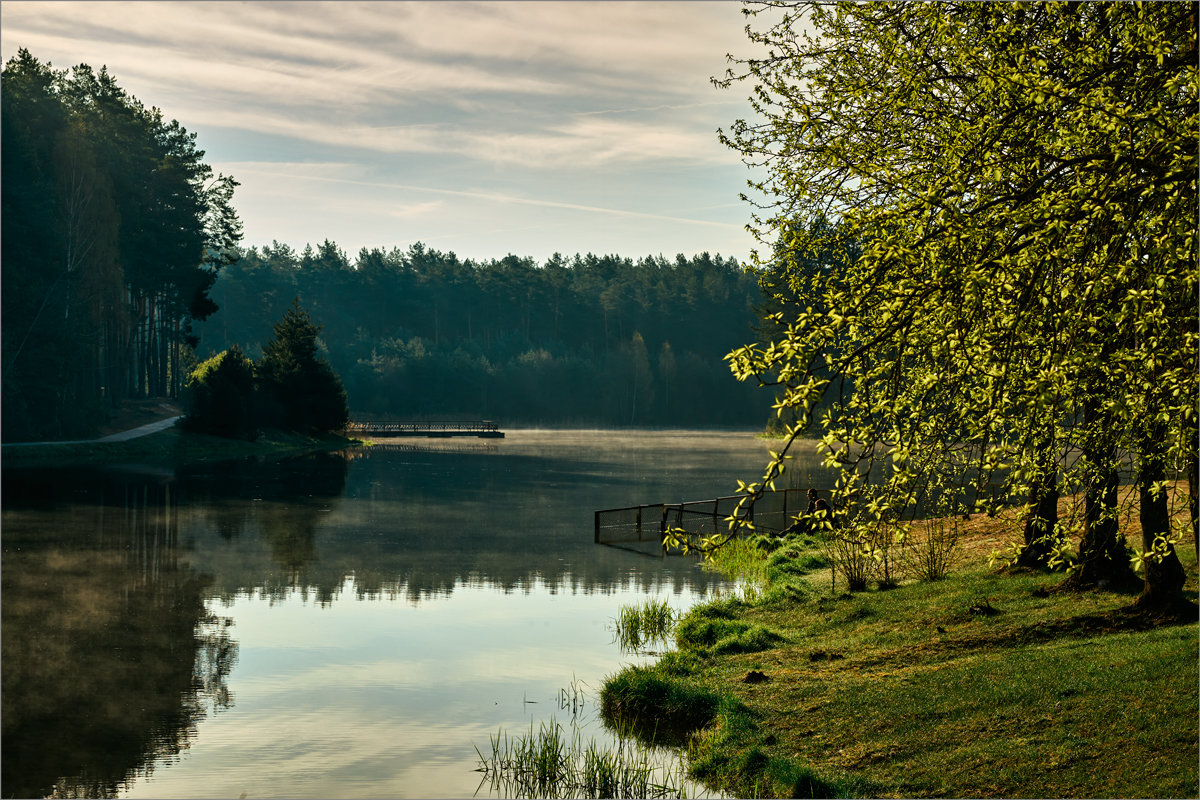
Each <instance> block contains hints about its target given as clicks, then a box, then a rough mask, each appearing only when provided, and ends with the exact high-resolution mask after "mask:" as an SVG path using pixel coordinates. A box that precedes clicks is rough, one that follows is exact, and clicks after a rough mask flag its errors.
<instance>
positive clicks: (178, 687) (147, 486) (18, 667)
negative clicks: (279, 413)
mask: <svg viewBox="0 0 1200 800" xmlns="http://www.w3.org/2000/svg"><path fill="white" fill-rule="evenodd" d="M596 441H600V439H599V438H597V439H596ZM622 441H624V442H625V443H626V445H624V446H625V447H626V448H627V447H628V443H629V442H632V441H634V437H632V436H626V437H625V438H624V439H623V440H622ZM657 441H658V440H655V442H657ZM689 441H690V440H689ZM698 441H699V443H697V444H694V445H693V444H689V445H688V446H689V448H691V449H690V451H689V452H691V453H692V454H693V455H694V458H693V459H691V460H690V463H692V464H699V465H707V467H706V469H709V470H710V471H711V469H712V465H713V464H716V465H717V469H718V470H723V469H726V468H728V465H727V456H728V454H729V453H730V452H732V450H731V449H730V448H731V447H732V448H733V449H734V450H736V449H738V448H741V447H744V446H743V445H738V446H737V447H733V446H731V445H729V444H724V445H721V446H722V447H725V448H726V449H725V450H720V448H719V447H718V448H717V449H712V450H709V449H707V446H706V445H705V444H704V442H705V439H704V438H703V437H701V438H700V439H699V440H698ZM541 448H542V445H541V444H535V445H524V446H517V445H514V444H513V443H512V442H510V441H508V440H505V441H504V442H503V443H501V444H499V445H496V446H488V445H485V446H482V447H478V448H476V449H472V448H470V447H466V446H463V445H457V446H452V447H448V448H446V449H438V448H437V447H428V448H422V447H420V446H417V445H407V446H399V447H387V446H381V447H365V448H357V449H353V450H349V451H346V452H343V453H329V454H319V455H310V456H305V457H300V458H289V459H284V460H275V461H262V460H246V461H236V462H225V463H220V464H215V465H208V466H206V467H204V468H201V469H192V470H186V471H184V470H181V471H179V472H176V473H171V472H162V473H150V472H147V471H145V470H140V471H139V470H135V469H110V470H83V471H67V470H46V471H13V470H6V471H4V474H3V512H2V513H3V518H2V528H3V537H2V546H3V561H2V581H3V603H2V604H0V609H2V613H3V620H2V628H0V631H2V635H3V642H2V650H0V655H2V659H3V664H2V668H3V678H4V683H3V719H2V721H3V744H2V746H3V761H2V763H3V781H2V790H3V794H4V795H5V796H18V797H31V796H32V797H37V796H45V795H49V794H55V795H59V796H71V795H75V796H111V795H114V794H116V793H119V792H120V791H121V790H122V787H123V786H124V785H125V784H126V783H127V782H128V781H130V780H132V779H133V778H134V777H136V776H138V775H145V774H148V772H149V771H151V770H152V769H153V767H154V765H155V764H161V763H164V762H170V761H171V760H173V759H174V758H175V757H177V755H178V753H179V752H180V751H181V750H182V749H184V748H186V747H187V746H188V743H189V741H190V739H192V738H193V737H194V736H195V734H196V729H197V724H198V722H199V721H200V720H201V719H202V718H204V716H205V715H206V714H211V713H216V712H219V711H220V710H221V709H223V708H225V707H228V706H230V705H232V704H233V702H234V698H233V697H232V696H231V694H230V691H229V689H228V687H227V684H226V678H227V676H228V675H229V673H230V670H231V669H232V668H233V666H234V664H235V662H236V660H237V652H238V649H237V647H238V646H237V642H236V641H235V638H236V636H237V630H236V628H234V627H232V623H231V621H230V620H229V619H228V618H225V617H222V616H221V615H220V610H221V608H222V607H223V604H224V603H225V602H228V601H232V600H233V599H234V598H235V597H238V596H246V595H253V596H256V597H262V598H264V599H266V600H268V601H271V602H273V601H276V600H282V599H285V598H291V597H295V596H297V595H299V596H302V597H303V598H304V599H305V600H306V601H312V602H316V603H321V604H328V603H333V602H335V601H338V600H339V599H343V600H344V599H351V598H352V597H357V598H364V597H366V598H397V597H399V598H405V599H407V600H410V601H412V602H423V601H427V600H429V599H430V598H433V597H444V596H446V595H447V594H449V593H451V592H452V591H454V590H455V589H456V587H460V586H470V587H475V588H484V589H486V590H495V591H501V592H529V591H535V590H536V591H540V590H542V588H543V587H544V588H547V589H548V590H549V591H552V592H605V593H609V592H617V591H621V590H629V589H640V590H650V591H655V592H657V591H664V590H665V591H675V592H681V591H683V590H685V589H697V590H700V591H703V590H704V589H706V588H707V586H708V585H709V583H710V581H712V578H711V577H710V576H709V575H708V574H707V573H704V572H703V571H701V570H700V569H699V568H698V567H697V565H696V563H695V562H694V561H688V560H684V559H678V558H676V559H667V560H665V561H664V560H662V559H659V558H648V557H641V556H637V555H633V554H631V553H628V552H626V551H621V550H615V549H612V548H607V547H599V546H596V545H594V544H592V535H591V520H592V516H591V515H592V511H593V510H594V509H596V508H602V507H612V506H620V505H627V504H629V503H633V502H648V501H650V500H655V499H657V500H659V501H661V500H679V499H685V498H683V497H681V496H680V495H679V493H680V491H684V490H681V488H680V487H681V486H682V487H689V488H690V487H694V486H697V485H699V484H697V483H696V482H695V481H694V480H693V477H694V475H693V473H692V472H690V471H689V470H690V469H693V468H694V467H693V468H689V466H688V465H687V464H681V463H678V462H679V460H680V459H679V457H678V453H677V452H676V454H675V455H674V456H673V455H672V454H671V453H670V452H668V451H667V450H666V449H663V452H659V449H658V448H657V446H645V444H644V443H643V445H642V447H641V449H636V451H635V452H633V451H629V450H628V449H624V450H623V449H622V446H607V445H605V446H601V445H598V444H595V443H594V442H593V443H592V444H590V445H588V446H585V447H578V448H576V447H573V446H566V447H564V446H559V448H558V449H557V450H555V449H553V448H551V449H550V450H548V451H546V452H543V451H542V449H541ZM589 448H590V449H589ZM630 452H633V455H630ZM752 460H753V461H754V463H757V458H756V457H755V458H753V459H752ZM706 474H707V473H706ZM698 491H699V490H698ZM347 595H350V597H347Z"/></svg>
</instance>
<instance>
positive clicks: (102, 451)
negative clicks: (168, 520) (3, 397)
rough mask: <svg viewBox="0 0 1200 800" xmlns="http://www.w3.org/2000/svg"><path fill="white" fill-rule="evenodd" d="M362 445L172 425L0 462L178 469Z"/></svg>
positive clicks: (30, 450) (24, 450)
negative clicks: (227, 434)
mask: <svg viewBox="0 0 1200 800" xmlns="http://www.w3.org/2000/svg"><path fill="white" fill-rule="evenodd" d="M356 444H360V442H358V441H357V440H354V439H347V438H345V437H342V436H334V435H327V436H303V435H300V434H294V433H284V432H282V431H264V432H263V434H262V435H260V436H259V438H258V440H257V441H253V442H247V441H242V440H238V439H224V438H221V437H219V436H206V435H204V434H200V433H192V432H189V431H184V430H182V429H180V428H178V427H175V428H168V429H167V430H164V431H160V432H158V433H152V434H150V435H148V436H141V437H138V438H136V439H130V440H129V441H125V442H84V443H76V444H44V445H30V446H21V447H13V446H7V447H4V448H3V451H2V454H0V463H2V465H3V466H4V467H5V468H6V469H7V468H14V467H16V468H46V467H73V466H104V465H112V464H137V465H142V466H152V467H166V468H174V467H180V466H185V465H189V464H204V463H211V462H217V461H227V460H229V459H234V458H246V457H251V456H275V455H287V454H300V453H306V452H318V451H327V450H338V449H341V448H343V447H349V446H352V445H356Z"/></svg>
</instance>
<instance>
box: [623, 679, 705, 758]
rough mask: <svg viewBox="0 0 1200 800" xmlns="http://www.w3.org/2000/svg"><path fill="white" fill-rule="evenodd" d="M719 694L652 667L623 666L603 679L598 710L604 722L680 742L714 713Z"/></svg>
mask: <svg viewBox="0 0 1200 800" xmlns="http://www.w3.org/2000/svg"><path fill="white" fill-rule="evenodd" d="M718 703H719V697H718V695H717V694H715V693H714V692H712V691H710V690H708V689H704V688H702V687H699V686H696V685H694V684H692V683H690V682H688V681H686V680H685V679H683V678H679V677H674V676H669V675H666V674H664V673H663V672H662V670H660V669H658V668H657V667H656V666H649V667H638V666H633V667H626V668H625V669H623V670H622V671H621V672H619V673H617V674H616V675H615V676H613V677H611V678H609V679H608V680H606V681H605V682H604V687H603V688H602V689H601V690H600V713H601V715H602V716H603V717H604V720H605V722H607V723H608V724H609V725H611V726H613V727H615V728H618V729H620V730H628V731H629V732H631V733H633V734H634V735H636V736H637V737H638V738H639V739H641V740H643V741H647V742H652V743H656V744H672V745H681V744H683V742H684V741H686V739H687V736H688V734H690V733H691V732H692V731H695V730H697V729H699V728H702V727H704V726H705V725H707V724H708V723H709V721H711V720H712V718H713V716H714V715H715V714H716V712H717V706H718Z"/></svg>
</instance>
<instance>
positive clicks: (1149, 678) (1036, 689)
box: [605, 540, 1200, 797]
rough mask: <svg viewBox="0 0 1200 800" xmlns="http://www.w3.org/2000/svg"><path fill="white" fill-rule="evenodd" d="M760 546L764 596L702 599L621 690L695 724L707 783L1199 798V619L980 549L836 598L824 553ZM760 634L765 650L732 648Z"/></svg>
mask: <svg viewBox="0 0 1200 800" xmlns="http://www.w3.org/2000/svg"><path fill="white" fill-rule="evenodd" d="M753 541H754V540H751V542H753ZM1189 544H1190V543H1189ZM756 546H757V548H758V551H759V552H760V553H761V555H760V556H759V558H760V559H761V561H762V562H763V564H764V568H765V569H766V570H767V575H768V579H767V581H766V584H765V586H764V589H763V591H762V593H761V594H760V595H759V596H758V599H757V600H756V601H754V602H746V601H744V600H737V599H727V600H724V601H721V602H716V603H709V604H705V605H702V606H698V607H697V608H695V609H693V610H692V611H691V612H690V613H688V614H687V615H685V616H684V617H683V618H682V619H681V620H680V621H679V623H678V624H677V626H676V642H677V645H678V647H679V650H678V651H677V652H673V653H670V654H668V655H667V656H664V657H663V658H661V659H660V660H659V661H658V663H656V664H653V665H650V666H645V667H637V668H633V669H630V670H625V671H624V672H622V673H619V674H618V675H616V676H614V677H613V678H612V679H610V685H621V686H622V687H623V688H622V689H621V693H622V697H623V698H624V704H625V706H626V707H628V708H640V709H641V713H642V715H643V716H652V717H654V718H656V719H665V720H671V721H672V724H673V725H674V726H675V730H676V735H677V736H678V735H679V729H680V728H686V727H687V726H686V725H683V724H682V723H683V722H684V721H690V723H691V732H690V734H685V735H684V738H685V739H686V740H687V747H688V753H689V763H690V769H691V774H692V775H693V776H694V777H697V778H699V779H702V780H703V781H704V782H705V783H707V784H709V785H710V786H712V787H714V788H720V789H723V790H725V791H727V792H730V793H732V794H735V795H737V796H822V795H823V796H830V795H838V796H956V797H1195V796H1197V792H1198V789H1200V778H1198V775H1197V762H1198V758H1200V748H1198V742H1200V730H1198V724H1197V721H1198V716H1200V715H1198V713H1197V712H1198V708H1200V698H1198V691H1197V686H1198V684H1200V675H1198V671H1197V656H1198V653H1200V651H1198V647H1200V644H1198V641H1197V628H1198V626H1197V621H1196V620H1195V619H1191V620H1186V619H1185V620H1182V621H1181V620H1179V619H1176V618H1162V617H1155V616H1147V615H1144V614H1136V613H1131V612H1129V611H1128V610H1127V609H1128V608H1129V606H1130V605H1131V603H1132V601H1133V600H1134V599H1135V596H1133V595H1129V594H1120V593H1113V592H1103V591H1094V592H1082V593H1077V592H1068V591H1056V590H1055V587H1056V585H1057V584H1058V583H1060V582H1061V581H1062V580H1063V577H1062V576H1061V575H1058V574H1050V573H1033V572H1011V571H1010V572H1007V573H1000V572H997V571H995V570H992V569H989V568H988V566H987V564H986V558H985V557H984V556H982V555H981V551H980V550H979V549H978V548H976V550H975V551H974V552H969V553H967V554H965V555H966V556H969V557H967V558H965V560H964V563H963V564H962V566H960V567H959V568H958V569H956V570H954V571H952V572H951V573H950V574H949V575H948V576H947V577H946V578H945V579H943V580H939V581H934V582H908V583H904V584H902V585H901V586H899V587H898V588H895V589H891V590H888V591H865V592H859V593H856V594H845V593H840V594H837V595H835V596H831V595H830V594H829V577H828V567H827V565H826V566H824V567H821V566H818V565H819V564H821V563H822V562H821V561H820V560H819V559H820V556H821V552H822V551H821V548H820V544H819V543H817V542H808V543H806V542H803V541H799V540H793V541H790V542H789V541H776V542H770V543H768V545H767V546H762V543H758V544H757V545H756ZM1179 555H1180V558H1181V560H1182V561H1183V562H1184V565H1185V568H1186V569H1187V571H1188V576H1189V577H1188V584H1187V591H1188V593H1189V596H1190V597H1191V598H1192V599H1193V600H1194V599H1195V596H1196V557H1195V552H1194V550H1193V549H1192V548H1191V547H1183V548H1181V549H1180V551H1179ZM746 558H748V555H747V554H745V553H743V554H738V555H737V556H736V557H735V558H733V559H732V561H733V562H734V563H739V562H740V561H742V560H744V559H746ZM744 573H745V571H744V570H743V573H742V574H744ZM840 586H841V583H840V582H839V588H840ZM750 631H761V632H764V633H766V634H769V636H767V637H765V638H763V635H762V634H757V636H758V637H759V641H758V644H762V645H765V646H763V647H755V648H745V649H743V648H739V647H737V646H732V647H718V646H717V644H718V642H721V641H726V640H727V639H728V638H729V637H738V636H743V637H747V638H749V633H748V632H750ZM731 641H732V640H731ZM605 690H606V691H607V690H608V686H606V687H605ZM681 697H692V698H703V702H702V703H700V704H699V705H701V706H703V708H704V709H705V711H706V714H700V713H693V714H691V716H689V715H688V714H686V713H681V712H680V711H679V710H678V709H680V708H686V707H688V706H687V703H686V702H685V701H684V700H682V699H680V698H681ZM660 698H661V700H660ZM660 704H661V705H660ZM660 710H661V715H660V713H659V712H660ZM648 726H649V723H647V722H645V721H643V723H642V727H643V728H644V727H648Z"/></svg>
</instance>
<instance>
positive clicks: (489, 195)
mask: <svg viewBox="0 0 1200 800" xmlns="http://www.w3.org/2000/svg"><path fill="white" fill-rule="evenodd" d="M219 166H220V168H221V169H222V170H223V171H227V172H232V173H233V174H234V175H235V176H236V175H255V176H261V177H269V178H271V179H272V180H273V181H275V182H279V181H312V182H318V183H333V184H340V185H343V186H356V187H361V188H369V189H385V190H398V191H405V192H425V193H429V194H436V195H443V196H447V197H459V198H468V199H472V200H482V201H485V202H488V203H494V204H499V205H526V206H537V207H541V208H557V209H565V210H570V211H582V212H587V213H590V214H603V215H609V216H616V217H628V218H637V219H647V220H660V221H665V222H677V223H685V224H689V225H700V226H705V227H715V228H725V229H729V230H740V229H741V227H742V226H741V225H737V224H733V223H728V222H720V221H714V220H705V219H693V218H689V217H679V216H672V215H668V214H654V213H649V212H644V211H634V210H630V209H622V208H606V207H603V206H593V205H587V204H584V203H571V202H565V201H559V200H552V199H546V198H531V197H522V196H520V195H513V194H503V193H500V192H493V191H486V190H473V189H445V188H440V187H434V186H419V185H414V184H406V183H393V182H387V181H370V180H362V179H359V178H353V177H345V176H344V175H340V174H338V173H342V172H357V171H359V168H358V167H356V166H349V165H342V164H337V163H324V164H309V163H294V162H293V163H284V162H225V163H222V164H220V165H219ZM429 205H430V204H428V203H426V204H417V205H416V206H413V207H412V208H413V209H414V212H415V211H417V210H425V209H423V208H422V206H429Z"/></svg>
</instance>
